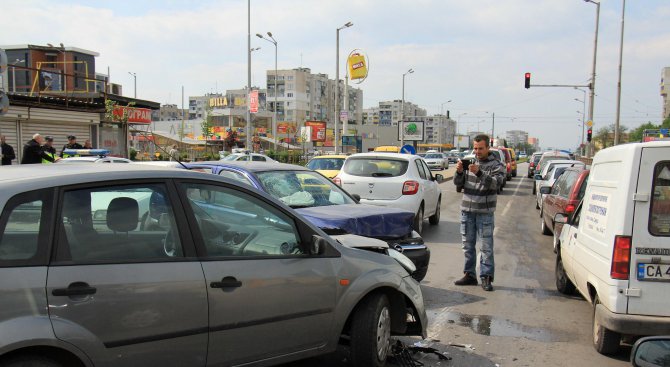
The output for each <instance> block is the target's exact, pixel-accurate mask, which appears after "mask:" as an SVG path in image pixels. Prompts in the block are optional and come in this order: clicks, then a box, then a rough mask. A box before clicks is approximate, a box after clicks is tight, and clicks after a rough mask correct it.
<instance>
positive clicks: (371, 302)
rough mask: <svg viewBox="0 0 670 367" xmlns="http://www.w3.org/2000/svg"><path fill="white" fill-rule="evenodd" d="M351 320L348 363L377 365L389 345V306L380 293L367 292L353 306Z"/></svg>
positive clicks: (357, 366)
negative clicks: (357, 303) (354, 309)
mask: <svg viewBox="0 0 670 367" xmlns="http://www.w3.org/2000/svg"><path fill="white" fill-rule="evenodd" d="M355 312H356V313H355V314H354V317H353V320H352V323H351V362H352V363H351V364H352V365H353V366H354V367H381V366H384V365H385V364H386V357H388V354H389V350H390V346H391V306H390V304H389V301H388V298H387V297H386V295H383V294H373V295H369V296H368V297H367V298H366V299H364V300H363V301H362V302H361V304H359V305H358V307H356V311H355Z"/></svg>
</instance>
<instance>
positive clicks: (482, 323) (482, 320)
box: [445, 311, 573, 343]
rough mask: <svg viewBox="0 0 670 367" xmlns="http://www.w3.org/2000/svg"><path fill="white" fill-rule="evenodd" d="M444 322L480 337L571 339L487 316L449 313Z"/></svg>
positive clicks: (550, 340)
mask: <svg viewBox="0 0 670 367" xmlns="http://www.w3.org/2000/svg"><path fill="white" fill-rule="evenodd" d="M445 316H446V321H447V323H449V324H456V325H459V326H465V327H468V328H470V330H472V331H474V332H475V333H477V334H480V335H487V336H511V337H517V338H526V339H529V340H534V341H539V342H545V343H546V342H560V341H569V340H571V339H573V337H571V336H570V334H569V333H565V332H559V331H555V330H551V329H548V328H541V327H532V326H527V325H523V324H520V323H518V322H514V321H511V320H507V319H502V318H498V317H494V316H489V315H467V314H463V313H460V312H454V311H450V312H447V313H446V315H445Z"/></svg>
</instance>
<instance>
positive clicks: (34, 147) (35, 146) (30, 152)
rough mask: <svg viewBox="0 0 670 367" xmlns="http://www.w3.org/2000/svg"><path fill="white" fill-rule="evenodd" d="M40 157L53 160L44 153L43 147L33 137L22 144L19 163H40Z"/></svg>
mask: <svg viewBox="0 0 670 367" xmlns="http://www.w3.org/2000/svg"><path fill="white" fill-rule="evenodd" d="M42 158H44V159H46V160H47V161H49V162H54V159H53V158H51V157H50V156H49V155H48V154H46V153H44V149H42V147H41V146H40V143H38V142H37V141H36V140H35V139H31V140H30V141H29V142H27V143H26V145H24V146H23V158H21V164H36V163H37V164H41V163H42Z"/></svg>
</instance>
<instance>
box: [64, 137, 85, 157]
mask: <svg viewBox="0 0 670 367" xmlns="http://www.w3.org/2000/svg"><path fill="white" fill-rule="evenodd" d="M65 149H84V146H83V145H81V144H79V143H77V137H76V136H74V135H68V137H67V144H65V145H63V149H61V151H60V157H61V158H67V157H71V155H69V154H65Z"/></svg>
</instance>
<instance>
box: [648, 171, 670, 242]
mask: <svg viewBox="0 0 670 367" xmlns="http://www.w3.org/2000/svg"><path fill="white" fill-rule="evenodd" d="M653 192H654V195H653V197H652V199H651V213H650V215H649V233H651V234H652V235H654V236H670V162H669V161H664V162H659V163H657V164H656V168H654V191H653Z"/></svg>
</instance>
